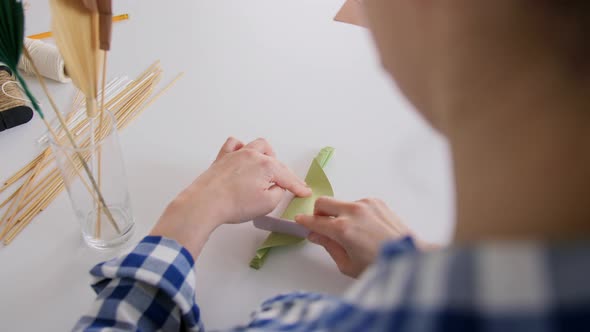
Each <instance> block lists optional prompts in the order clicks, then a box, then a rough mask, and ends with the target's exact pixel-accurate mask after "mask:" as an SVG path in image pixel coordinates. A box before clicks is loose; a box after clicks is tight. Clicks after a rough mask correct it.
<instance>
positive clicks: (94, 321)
mask: <svg viewBox="0 0 590 332" xmlns="http://www.w3.org/2000/svg"><path fill="white" fill-rule="evenodd" d="M193 266H194V261H193V258H192V256H191V255H190V253H189V252H188V251H186V249H184V248H183V247H182V246H181V245H180V244H178V243H177V242H176V241H173V240H170V239H166V238H162V237H156V236H148V237H145V238H144V239H143V240H142V241H141V242H140V243H139V244H138V245H137V247H135V249H133V251H131V253H129V254H128V255H126V256H123V257H120V258H117V259H114V260H110V261H107V262H104V263H101V264H98V265H97V266H95V267H94V268H93V269H92V270H91V271H90V273H91V274H92V275H93V276H94V277H95V280H94V283H93V286H92V287H93V288H94V290H95V291H96V293H97V294H98V296H97V299H96V301H95V302H94V304H93V306H92V308H91V309H90V311H89V312H88V313H87V314H86V315H85V316H83V317H82V318H81V319H80V321H79V322H78V324H77V325H76V326H75V327H74V331H104V330H108V331H113V330H115V331H121V330H123V331H137V330H141V331H155V330H165V331H181V330H183V331H202V330H203V326H202V323H201V321H200V313H199V308H198V307H197V304H196V302H195V274H194V270H193Z"/></svg>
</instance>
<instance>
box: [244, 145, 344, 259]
mask: <svg viewBox="0 0 590 332" xmlns="http://www.w3.org/2000/svg"><path fill="white" fill-rule="evenodd" d="M333 154H334V148H332V147H325V148H323V149H322V150H321V151H320V152H319V153H318V155H317V156H316V157H315V158H314V159H313V161H312V162H311V166H310V167H309V171H308V172H307V176H306V177H305V182H306V183H307V185H308V186H309V187H310V188H311V189H312V195H311V196H309V197H295V198H294V199H293V200H292V201H291V203H289V205H288V206H287V209H286V210H285V211H284V212H283V214H282V215H281V218H280V219H281V220H278V221H279V222H286V223H289V222H290V223H294V221H293V220H294V219H295V216H296V215H298V214H313V210H314V206H315V201H316V200H317V199H318V198H319V197H321V196H329V197H333V196H334V191H333V189H332V185H331V184H330V181H329V179H328V177H327V175H326V173H325V172H324V168H325V167H326V165H327V164H328V162H329V161H330V159H331V158H332V156H333ZM263 219H264V218H263ZM255 223H256V221H255ZM258 224H259V225H263V226H264V225H268V223H266V222H265V221H263V222H262V223H260V222H258ZM293 228H297V227H294V226H293V227H290V226H284V228H283V229H286V230H287V231H289V229H293ZM296 232H297V231H295V233H296ZM304 240H305V239H304V238H302V237H299V236H293V235H289V234H284V233H276V232H273V233H271V234H270V235H269V236H268V237H267V238H266V240H265V241H264V243H262V245H260V247H258V249H257V250H256V255H255V256H254V258H252V260H251V261H250V267H252V268H254V269H260V268H261V267H262V265H264V262H265V260H266V257H267V256H268V253H269V252H270V250H271V249H272V248H276V247H282V246H289V245H294V244H298V243H301V242H302V241H304Z"/></svg>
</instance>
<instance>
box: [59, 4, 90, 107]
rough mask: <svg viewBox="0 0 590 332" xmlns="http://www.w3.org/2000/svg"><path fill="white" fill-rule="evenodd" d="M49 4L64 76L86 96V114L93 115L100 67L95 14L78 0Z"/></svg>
mask: <svg viewBox="0 0 590 332" xmlns="http://www.w3.org/2000/svg"><path fill="white" fill-rule="evenodd" d="M49 4H50V8H51V15H52V21H51V22H52V24H51V27H52V30H53V36H54V38H55V42H56V44H57V47H58V48H59V51H60V53H61V54H62V56H63V58H64V62H65V63H66V67H67V68H68V75H70V77H71V78H72V82H74V85H75V86H76V87H77V88H78V89H80V91H82V93H83V94H84V96H86V112H87V114H88V116H89V117H95V116H96V115H97V114H98V106H97V97H98V86H99V85H98V84H99V73H100V69H101V68H100V67H101V62H100V53H101V52H100V41H99V25H98V23H99V18H98V13H96V12H93V11H91V10H88V8H86V6H85V5H84V3H83V2H82V1H80V0H51V1H50V2H49Z"/></svg>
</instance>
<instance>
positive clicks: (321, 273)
mask: <svg viewBox="0 0 590 332" xmlns="http://www.w3.org/2000/svg"><path fill="white" fill-rule="evenodd" d="M30 2H31V3H32V7H31V9H30V11H29V12H28V13H27V19H28V21H27V32H28V33H37V32H42V31H46V30H47V29H48V28H49V20H50V19H49V16H48V15H49V14H48V8H47V3H46V1H37V0H35V1H30ZM341 3H342V1H340V0H327V1H317V0H297V1H294V0H293V1H276V0H254V1H238V0H233V1H232V0H199V1H186V0H185V1H180V0H176V1H161V0H124V1H123V0H118V1H115V6H116V8H115V9H116V10H115V12H116V13H123V12H128V13H130V15H131V20H130V21H127V22H124V23H117V24H116V25H115V27H114V43H113V51H112V53H111V57H110V67H109V69H110V72H109V74H110V75H109V76H110V77H116V76H121V75H129V76H131V77H133V76H135V75H137V74H138V73H140V72H141V71H143V70H144V69H145V68H146V67H147V66H148V65H149V64H151V63H152V62H153V61H154V60H156V59H161V60H162V64H163V67H164V69H165V70H166V71H167V73H166V79H170V78H172V77H173V76H174V75H175V74H176V73H178V72H180V71H185V72H186V74H187V75H186V76H185V78H183V79H182V81H180V82H179V84H178V85H177V86H175V87H174V88H173V89H172V90H170V92H168V93H167V94H166V95H165V96H164V97H162V98H161V99H160V100H159V101H158V102H157V103H156V104H154V105H153V107H151V108H150V109H149V110H148V111H146V113H144V114H143V115H142V116H141V117H140V118H139V119H138V120H137V121H136V122H134V123H133V124H132V125H131V126H130V127H129V128H128V129H126V130H125V131H124V132H123V133H122V135H121V144H122V147H123V152H124V156H125V161H126V165H127V171H128V178H129V190H130V193H131V197H132V201H133V208H134V214H135V219H136V222H137V228H136V234H135V236H134V238H133V240H132V243H133V244H134V243H136V242H137V241H139V240H140V238H141V237H142V236H144V235H145V234H146V233H147V232H148V231H149V229H150V228H151V227H152V225H153V224H154V223H155V221H156V220H157V219H158V217H159V215H160V213H161V211H162V210H163V209H164V207H165V206H166V204H167V203H168V202H169V201H170V200H171V199H172V198H173V197H174V196H175V194H176V193H177V192H179V191H180V190H181V189H182V188H183V187H184V186H185V185H187V184H188V183H189V182H190V181H192V179H193V178H195V177H196V176H197V175H198V174H199V173H200V172H202V171H203V170H205V169H206V168H207V166H208V164H209V163H210V162H211V160H212V159H213V158H214V156H215V154H216V152H217V149H218V148H219V146H220V145H221V144H222V143H223V141H224V140H225V138H226V137H227V136H230V135H233V136H236V137H238V138H240V139H242V140H251V139H254V138H256V137H260V136H262V137H266V138H268V139H269V140H270V142H271V143H272V144H273V146H274V147H275V149H276V151H277V153H278V154H279V157H280V158H281V159H282V160H284V161H285V162H286V163H287V164H289V165H291V166H292V167H293V168H294V169H295V170H296V172H297V173H298V174H300V175H302V176H303V175H304V174H305V172H306V170H307V167H308V165H309V162H310V160H311V158H313V156H314V155H315V153H316V152H317V151H318V150H319V149H320V148H322V147H323V146H325V145H332V146H334V147H335V148H336V154H335V158H334V159H333V162H332V164H331V166H330V168H329V177H330V178H331V181H332V183H333V185H334V188H335V191H336V195H337V197H339V198H341V199H347V200H355V199H359V198H362V197H366V196H376V197H380V198H383V199H384V200H385V201H386V202H388V203H389V204H390V206H391V207H393V208H394V209H395V210H396V211H397V212H398V214H400V215H401V216H402V217H403V218H404V219H405V220H407V223H408V224H409V225H410V226H411V227H412V228H413V229H414V230H415V231H416V232H417V233H418V234H420V235H422V236H423V237H424V238H425V239H427V240H432V241H438V242H442V243H444V242H447V241H448V239H449V237H450V234H451V228H452V223H451V220H452V214H453V211H452V195H451V180H450V176H449V175H450V167H449V162H448V153H447V150H446V146H445V144H444V143H443V142H442V140H441V139H440V138H439V137H438V136H437V135H436V134H434V133H433V132H432V131H431V130H430V129H428V128H427V127H426V125H425V124H424V123H423V122H422V120H421V119H420V118H419V117H418V116H417V115H415V114H414V112H413V111H412V110H411V108H410V107H409V105H408V104H407V102H406V101H405V100H404V99H403V98H402V97H401V96H400V95H399V93H398V92H397V91H396V90H395V87H394V85H393V84H392V83H391V82H390V80H389V78H388V77H387V75H386V74H385V73H384V72H383V70H382V69H381V67H380V64H379V60H378V58H377V56H376V52H375V50H374V47H373V45H372V43H371V39H370V36H369V34H368V32H367V31H365V30H363V29H361V28H357V27H353V26H349V25H345V24H341V23H335V22H333V21H332V17H333V16H334V14H335V13H336V11H337V9H338V8H339V6H340V4H341ZM30 81H32V80H30ZM32 85H33V89H34V91H36V92H37V96H39V97H42V95H41V93H40V89H39V86H38V85H37V84H36V83H35V82H32ZM50 88H51V90H52V92H53V93H54V94H55V95H57V96H58V99H60V100H65V98H66V97H68V96H70V94H71V88H70V87H68V86H65V85H60V84H58V83H52V84H51V87H50ZM40 99H41V101H42V102H45V103H46V101H45V99H44V98H40ZM42 132H43V126H42V123H41V121H39V119H34V120H33V121H32V122H31V123H29V124H27V125H25V126H22V127H19V128H15V129H13V130H10V131H5V132H3V133H1V134H0V151H1V157H0V179H5V178H7V177H8V176H10V175H11V174H12V173H13V172H14V171H15V170H17V169H19V168H20V167H22V166H23V165H24V164H25V163H26V162H28V161H29V160H30V159H31V158H32V157H33V155H34V154H35V153H36V152H37V151H38V147H37V146H36V145H35V140H36V138H37V137H38V136H39V135H40V134H41V133H42ZM265 235H266V234H265V232H263V231H260V230H257V229H255V228H254V227H253V226H252V225H251V224H250V223H248V224H243V225H240V226H225V227H222V228H221V229H219V230H218V231H217V232H216V233H215V234H214V235H213V237H212V238H211V240H210V241H209V243H208V244H207V247H206V249H205V250H204V252H203V253H202V255H201V257H199V259H198V262H197V277H198V286H197V298H198V301H199V303H200V306H201V309H202V313H203V318H204V321H205V323H206V324H207V326H208V327H211V328H221V327H226V326H229V325H231V324H232V323H238V322H244V321H245V320H246V319H247V318H248V314H249V313H250V311H251V310H252V309H253V308H254V307H255V306H256V305H257V304H259V303H260V302H261V301H263V300H264V299H266V298H268V297H270V296H273V295H275V294H277V293H279V292H287V291H292V290H297V289H303V290H311V291H321V292H326V293H331V294H339V293H341V292H342V291H343V290H345V289H346V288H347V287H348V286H349V285H350V284H351V282H352V280H351V279H348V278H346V277H343V276H341V275H340V274H339V273H338V271H337V270H336V268H335V266H334V264H333V263H332V261H331V260H330V259H329V257H328V255H327V254H326V253H325V252H324V251H323V250H322V249H321V248H319V247H316V246H314V245H311V244H307V245H305V246H303V247H297V248H285V249H279V250H275V251H273V252H272V255H271V256H270V257H269V258H268V260H267V262H266V265H265V266H264V268H263V269H262V270H260V271H255V270H252V269H250V268H249V267H248V262H249V260H250V258H251V257H252V255H253V254H254V251H255V248H256V246H257V245H258V244H259V243H261V242H262V241H263V239H264V237H265ZM119 252H120V251H112V252H98V251H95V250H92V249H89V248H87V247H86V246H85V245H84V244H83V242H82V240H81V237H80V230H79V226H78V224H77V223H76V221H75V219H74V216H73V213H72V210H71V207H70V204H69V201H68V199H67V195H66V194H62V195H61V196H60V197H59V198H58V199H57V200H56V201H55V202H54V203H53V204H52V205H51V206H50V207H49V208H48V209H47V210H46V211H44V212H43V213H42V214H41V215H39V216H38V217H37V218H36V219H35V220H34V222H33V223H32V224H31V225H29V227H28V228H27V229H26V230H25V231H24V232H23V233H22V234H21V235H19V237H18V238H17V239H16V240H15V242H13V243H12V244H11V245H10V246H8V247H4V248H0V264H1V265H0V266H1V268H0V330H3V331H64V330H68V329H69V328H71V327H72V325H73V324H74V323H75V321H76V320H77V319H78V317H79V315H81V314H82V313H83V312H84V311H85V310H86V309H87V308H88V307H89V305H90V303H91V301H92V300H93V298H94V294H93V292H92V291H91V289H90V288H89V287H88V284H89V280H90V277H89V275H88V273H87V271H88V270H89V269H90V268H91V267H92V266H93V265H94V264H96V263H98V262H100V261H101V260H104V259H107V258H110V257H113V256H115V255H117V254H118V253H119Z"/></svg>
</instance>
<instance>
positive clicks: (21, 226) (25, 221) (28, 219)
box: [4, 183, 64, 246]
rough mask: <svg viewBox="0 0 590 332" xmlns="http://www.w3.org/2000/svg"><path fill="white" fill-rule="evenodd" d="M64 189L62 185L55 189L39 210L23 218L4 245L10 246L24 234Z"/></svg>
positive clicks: (40, 204) (44, 199)
mask: <svg viewBox="0 0 590 332" xmlns="http://www.w3.org/2000/svg"><path fill="white" fill-rule="evenodd" d="M63 189H64V184H63V183H61V184H60V185H59V186H58V187H57V188H55V189H54V190H53V191H52V192H51V193H50V194H49V195H48V196H46V197H44V198H43V200H42V201H41V202H39V204H38V208H37V209H32V210H31V212H29V213H28V214H27V215H26V217H23V218H22V220H20V221H21V222H20V223H19V225H18V226H17V227H16V228H15V229H12V230H11V232H10V234H8V237H7V238H6V239H5V240H4V245H5V246H6V245H9V244H10V243H11V242H12V241H13V240H14V238H15V237H16V236H17V235H18V234H19V233H20V232H22V230H23V229H24V228H25V227H26V226H27V225H28V224H29V223H30V222H31V221H32V220H33V218H34V217H35V216H37V215H38V214H39V213H41V212H42V211H43V210H44V209H46V208H47V206H48V205H49V204H51V202H52V201H53V200H54V199H55V197H56V196H57V195H58V194H60V193H61V192H62V191H63Z"/></svg>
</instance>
